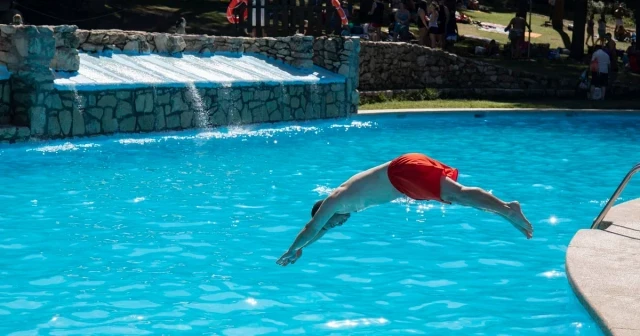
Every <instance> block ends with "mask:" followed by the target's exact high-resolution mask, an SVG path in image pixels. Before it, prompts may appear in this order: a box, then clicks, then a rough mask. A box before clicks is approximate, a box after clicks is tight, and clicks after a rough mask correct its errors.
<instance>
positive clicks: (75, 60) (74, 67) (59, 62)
mask: <svg viewBox="0 0 640 336" xmlns="http://www.w3.org/2000/svg"><path fill="white" fill-rule="evenodd" d="M50 66H51V69H53V70H56V71H70V72H74V71H78V70H79V69H80V56H79V55H78V49H76V48H66V47H62V48H57V49H56V53H55V56H54V58H53V60H52V61H51V65H50Z"/></svg>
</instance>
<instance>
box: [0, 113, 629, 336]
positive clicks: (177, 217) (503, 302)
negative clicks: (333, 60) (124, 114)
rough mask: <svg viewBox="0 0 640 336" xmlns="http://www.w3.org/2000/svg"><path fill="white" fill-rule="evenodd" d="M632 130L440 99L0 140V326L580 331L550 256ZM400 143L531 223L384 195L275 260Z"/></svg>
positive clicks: (601, 184)
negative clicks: (252, 121)
mask: <svg viewBox="0 0 640 336" xmlns="http://www.w3.org/2000/svg"><path fill="white" fill-rule="evenodd" d="M639 140H640V116H638V115H626V116H612V115H606V116H603V115H594V116H575V117H565V116H564V115H563V114H557V115H539V114H522V115H489V116H487V117H483V118H474V117H473V114H462V115H447V114H443V115H423V116H406V117H403V118H399V117H396V116H392V115H387V116H376V117H366V116H357V117H354V118H351V119H349V120H326V121H314V122H301V123H287V124H272V125H263V126H244V127H234V128H220V129H212V130H208V131H206V132H198V131H188V132H167V133H157V134H141V135H125V134H121V135H116V136H111V137H95V138H85V139H77V140H63V141H54V142H46V143H27V144H16V145H2V146H0V160H1V161H0V162H2V165H1V166H0V169H1V171H0V185H1V186H2V188H1V189H0V200H2V205H3V210H2V212H0V250H1V251H2V254H0V266H1V267H0V272H1V274H2V281H1V282H0V315H1V316H2V321H3V322H2V323H0V334H3V335H11V334H12V333H15V334H13V335H23V334H24V335H26V334H29V335H31V334H52V335H63V334H64V335H66V334H74V335H97V334H128V335H137V334H149V333H154V334H177V333H184V332H188V333H193V334H216V335H258V334H260V335H262V334H274V335H278V334H301V333H307V334H312V335H325V334H326V335H330V334H331V335H335V334H349V335H358V334H359V335H374V334H375V335H386V334H392V333H396V334H429V335H498V334H502V335H600V331H599V330H598V329H597V327H596V325H595V324H594V322H593V321H592V320H591V319H590V318H589V316H588V314H587V313H586V312H585V310H584V309H583V308H582V306H581V305H580V304H579V302H578V301H577V299H576V298H575V296H574V294H573V292H572V291H571V289H570V287H569V285H568V282H567V275H566V274H565V268H564V257H565V253H566V250H567V246H568V244H569V241H570V240H571V237H572V236H573V235H574V234H575V232H576V231H577V230H579V229H584V228H588V227H589V225H590V223H591V221H592V220H593V218H594V217H595V216H597V214H598V212H599V211H600V209H601V207H602V206H603V204H604V202H606V200H607V198H608V197H610V195H611V193H612V192H613V190H614V189H615V187H616V186H617V184H618V183H619V182H620V180H621V179H622V177H623V176H624V174H626V172H627V171H628V169H629V168H630V167H631V166H632V165H633V164H634V163H636V161H637V158H636V157H634V155H633V154H635V153H637V152H638V145H637V144H638V143H639ZM406 152H423V153H426V154H428V155H431V156H432V157H434V158H436V159H438V160H441V161H443V162H445V163H447V164H449V165H452V166H454V167H456V168H458V169H460V173H461V174H460V182H461V183H463V184H466V185H470V186H479V187H483V188H485V189H487V190H491V192H492V193H493V194H494V195H496V196H498V197H500V198H503V199H504V200H507V201H511V200H518V201H520V202H521V204H522V208H523V210H524V212H525V214H526V215H527V217H528V218H529V219H530V220H531V222H532V223H533V224H534V226H535V236H534V239H532V240H526V239H524V237H522V236H521V235H520V233H519V232H517V231H516V230H515V229H514V228H513V227H512V226H511V225H510V224H509V223H507V222H505V221H504V220H503V219H501V218H499V217H497V216H496V215H493V214H489V213H484V212H480V211H476V210H473V209H469V208H465V207H461V206H457V205H442V204H439V203H434V202H430V203H426V202H416V201H411V200H406V199H400V200H398V201H395V202H393V203H390V204H386V205H383V206H379V207H374V208H370V209H367V210H366V211H363V212H361V213H357V214H354V215H353V216H352V217H351V219H350V220H349V221H348V222H347V223H346V224H345V225H344V226H342V227H339V228H337V229H335V230H332V231H331V232H329V233H328V234H327V235H326V236H325V237H324V238H323V239H321V240H320V241H318V242H317V243H315V244H314V245H312V246H310V247H308V248H307V249H306V250H305V252H304V254H303V256H302V258H301V259H300V260H299V261H298V262H297V263H296V264H295V265H290V266H287V267H284V268H283V267H280V266H278V265H276V263H275V262H276V260H277V258H278V257H279V256H280V255H281V254H282V253H283V252H284V251H285V250H286V249H287V248H288V246H289V245H290V244H291V242H292V241H293V239H294V237H295V236H296V234H297V233H298V232H299V230H300V229H301V228H302V227H303V226H304V225H305V223H307V221H308V220H309V217H310V211H311V206H312V205H313V203H314V202H315V201H316V200H318V199H321V198H322V197H325V196H326V195H328V194H329V193H330V192H331V190H333V189H334V188H336V187H337V186H338V185H339V184H340V183H342V182H343V181H344V180H345V179H347V178H349V177H350V176H351V175H353V174H355V173H357V172H360V171H361V170H364V169H367V168H369V167H372V166H375V165H378V164H380V163H382V162H384V161H386V160H391V159H393V158H394V157H395V156H397V155H400V154H402V153H406ZM639 191H640V188H639V187H638V185H637V184H635V185H633V184H630V185H629V187H628V189H627V190H625V192H624V193H623V199H629V198H631V197H638V195H639V194H640V193H639Z"/></svg>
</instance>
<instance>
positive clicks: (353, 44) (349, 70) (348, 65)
mask: <svg viewBox="0 0 640 336" xmlns="http://www.w3.org/2000/svg"><path fill="white" fill-rule="evenodd" d="M342 45H343V50H342V52H341V53H340V63H341V64H340V69H339V70H338V73H339V74H341V75H344V76H346V77H347V85H346V88H345V89H346V92H345V94H346V97H347V104H348V107H347V109H348V111H347V113H349V114H355V113H358V105H359V104H360V93H359V92H358V85H359V84H360V38H359V37H356V38H349V39H345V40H344V41H343V44H342Z"/></svg>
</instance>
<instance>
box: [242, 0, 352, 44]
mask: <svg viewBox="0 0 640 336" xmlns="http://www.w3.org/2000/svg"><path fill="white" fill-rule="evenodd" d="M233 13H234V15H235V17H236V19H237V21H238V22H237V23H236V24H235V26H236V31H237V35H238V36H242V35H244V32H246V33H248V34H249V35H253V34H255V36H256V37H261V36H271V37H276V36H291V35H294V34H296V33H301V34H302V33H305V35H311V36H321V35H328V34H332V33H333V34H339V32H340V27H341V25H340V16H339V14H338V11H337V10H336V9H335V8H334V7H333V5H332V4H331V1H330V0H247V2H246V3H240V4H239V5H238V6H237V7H236V8H235V10H234V11H233ZM245 13H246V14H247V16H246V17H245ZM254 30H255V31H254Z"/></svg>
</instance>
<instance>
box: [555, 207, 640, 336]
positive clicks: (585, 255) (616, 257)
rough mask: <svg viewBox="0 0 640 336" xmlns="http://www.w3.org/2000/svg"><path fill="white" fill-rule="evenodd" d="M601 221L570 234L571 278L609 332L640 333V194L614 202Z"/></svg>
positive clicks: (568, 263) (620, 335)
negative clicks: (598, 227)
mask: <svg viewBox="0 0 640 336" xmlns="http://www.w3.org/2000/svg"><path fill="white" fill-rule="evenodd" d="M602 227H606V228H605V229H602V230H589V229H585V230H580V231H578V233H577V234H576V235H575V236H574V237H573V239H572V240H571V243H570V244H569V248H568V249H567V255H566V268H567V276H568V279H569V283H570V284H571V287H572V288H573V290H574V292H575V294H576V295H577V297H578V298H579V299H580V301H581V302H582V304H583V305H584V306H585V308H586V309H587V310H588V311H589V313H590V314H591V316H592V317H593V318H594V319H595V320H596V321H597V322H598V324H599V325H600V327H601V328H602V330H603V332H604V333H605V334H607V335H615V336H631V335H640V319H638V316H640V199H635V200H631V201H628V202H625V203H622V204H619V205H616V206H614V207H613V208H612V209H611V211H610V212H609V214H608V215H607V216H606V217H605V220H604V221H603V223H602Z"/></svg>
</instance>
